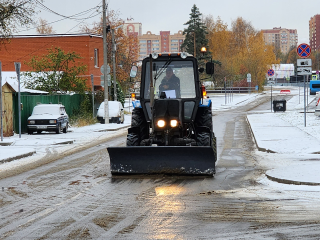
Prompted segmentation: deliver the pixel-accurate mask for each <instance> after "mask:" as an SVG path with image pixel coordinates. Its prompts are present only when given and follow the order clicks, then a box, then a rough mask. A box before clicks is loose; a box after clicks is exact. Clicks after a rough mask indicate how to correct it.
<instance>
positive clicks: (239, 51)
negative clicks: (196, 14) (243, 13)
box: [206, 17, 279, 89]
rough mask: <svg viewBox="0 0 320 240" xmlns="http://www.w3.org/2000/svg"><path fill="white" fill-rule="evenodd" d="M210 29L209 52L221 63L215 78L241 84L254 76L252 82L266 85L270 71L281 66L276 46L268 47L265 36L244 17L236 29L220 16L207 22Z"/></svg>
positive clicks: (240, 19)
mask: <svg viewBox="0 0 320 240" xmlns="http://www.w3.org/2000/svg"><path fill="white" fill-rule="evenodd" d="M206 23H207V27H208V32H209V34H208V40H209V50H210V52H211V54H212V58H213V59H214V60H218V61H220V62H221V67H216V68H215V69H216V71H215V75H216V77H217V78H218V80H219V79H224V77H227V79H229V80H234V81H240V80H243V79H245V78H246V75H247V73H251V79H252V83H253V84H254V85H259V87H260V89H261V87H262V86H263V83H264V80H265V76H266V73H267V70H268V69H269V68H270V67H271V65H272V64H278V63H279V61H278V60H276V56H275V54H274V47H273V46H271V45H265V43H264V40H263V34H262V33H261V32H259V31H256V30H255V29H254V28H253V27H252V25H251V24H250V23H249V22H246V21H245V20H244V19H242V18H238V19H236V20H235V21H234V22H232V30H231V31H230V30H228V29H227V27H228V26H227V24H225V23H223V21H222V20H221V19H220V18H219V17H218V18H217V20H216V21H214V20H213V19H207V20H206Z"/></svg>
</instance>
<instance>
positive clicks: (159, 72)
mask: <svg viewBox="0 0 320 240" xmlns="http://www.w3.org/2000/svg"><path fill="white" fill-rule="evenodd" d="M171 62H172V60H168V61H166V63H165V64H164V65H163V66H162V67H161V68H160V70H159V71H158V72H156V74H155V76H154V84H155V83H156V80H157V79H158V77H159V76H160V75H161V74H162V73H163V72H164V70H165V69H167V67H168V66H169V64H170V63H171Z"/></svg>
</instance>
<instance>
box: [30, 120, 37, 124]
mask: <svg viewBox="0 0 320 240" xmlns="http://www.w3.org/2000/svg"><path fill="white" fill-rule="evenodd" d="M28 123H29V124H35V123H36V121H35V120H29V121H28Z"/></svg>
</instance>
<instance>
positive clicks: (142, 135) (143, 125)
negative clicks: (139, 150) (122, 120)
mask: <svg viewBox="0 0 320 240" xmlns="http://www.w3.org/2000/svg"><path fill="white" fill-rule="evenodd" d="M131 127H139V128H140V130H139V136H138V137H139V144H138V146H140V142H141V141H142V140H144V139H147V138H149V124H148V122H147V121H146V118H145V116H144V113H143V110H142V108H135V109H133V111H132V119H131ZM135 146H136V145H135Z"/></svg>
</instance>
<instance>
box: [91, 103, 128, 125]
mask: <svg viewBox="0 0 320 240" xmlns="http://www.w3.org/2000/svg"><path fill="white" fill-rule="evenodd" d="M108 106H109V123H118V124H119V123H123V122H124V109H123V107H122V104H121V102H118V101H108ZM97 119H98V121H99V122H100V123H105V121H104V102H102V103H101V104H100V106H99V108H98V112H97Z"/></svg>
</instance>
